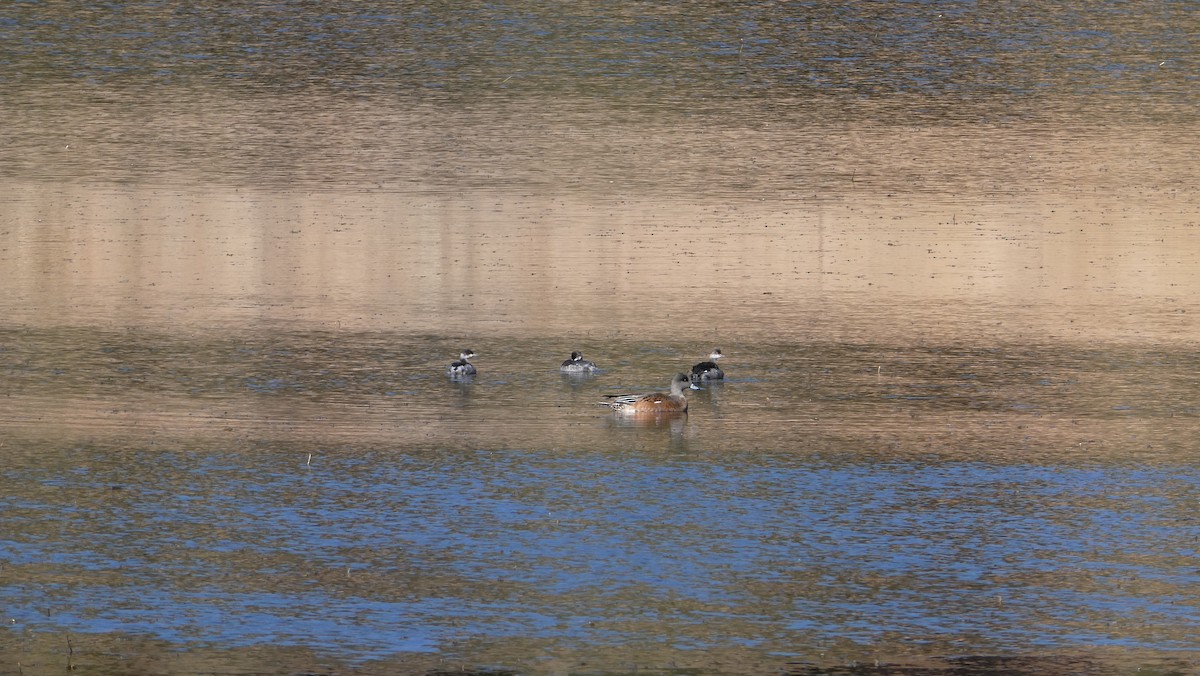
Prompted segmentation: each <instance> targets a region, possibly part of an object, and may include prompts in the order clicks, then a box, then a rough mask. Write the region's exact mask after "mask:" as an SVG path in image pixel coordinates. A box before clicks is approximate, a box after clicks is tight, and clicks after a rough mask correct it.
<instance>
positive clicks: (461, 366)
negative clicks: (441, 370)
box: [446, 350, 475, 376]
mask: <svg viewBox="0 0 1200 676" xmlns="http://www.w3.org/2000/svg"><path fill="white" fill-rule="evenodd" d="M474 357H475V350H463V351H462V352H460V353H459V355H458V360H457V361H452V362H450V368H449V369H446V373H448V374H450V375H452V376H473V375H475V365H474V364H472V363H471V362H470V361H468V360H470V359H472V358H474Z"/></svg>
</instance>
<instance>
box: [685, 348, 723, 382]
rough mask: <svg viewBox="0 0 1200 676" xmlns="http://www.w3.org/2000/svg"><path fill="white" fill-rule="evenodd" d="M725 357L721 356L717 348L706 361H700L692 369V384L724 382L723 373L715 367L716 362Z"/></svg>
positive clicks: (719, 368)
mask: <svg viewBox="0 0 1200 676" xmlns="http://www.w3.org/2000/svg"><path fill="white" fill-rule="evenodd" d="M724 356H725V355H723V354H721V349H720V348H717V349H715V350H713V351H712V354H709V355H708V361H702V362H700V363H699V364H696V365H695V366H693V367H692V382H693V383H698V382H702V381H708V380H724V379H725V372H724V371H722V370H721V367H720V366H717V360H718V359H720V358H721V357H724Z"/></svg>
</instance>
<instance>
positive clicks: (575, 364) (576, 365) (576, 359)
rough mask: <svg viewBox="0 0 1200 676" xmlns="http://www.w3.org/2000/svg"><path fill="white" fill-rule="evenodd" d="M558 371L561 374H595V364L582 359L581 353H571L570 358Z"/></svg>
mask: <svg viewBox="0 0 1200 676" xmlns="http://www.w3.org/2000/svg"><path fill="white" fill-rule="evenodd" d="M558 370H559V371H562V372H563V373H595V372H596V362H594V361H588V360H586V359H584V358H583V353H582V352H572V353H571V358H570V359H568V360H566V361H564V362H563V363H562V366H560V367H558Z"/></svg>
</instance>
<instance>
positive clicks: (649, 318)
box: [0, 127, 1200, 342]
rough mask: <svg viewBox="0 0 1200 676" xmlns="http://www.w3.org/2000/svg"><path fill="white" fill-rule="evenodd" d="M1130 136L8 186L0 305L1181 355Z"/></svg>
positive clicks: (14, 316) (1181, 272) (1036, 135)
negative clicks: (571, 173)
mask: <svg viewBox="0 0 1200 676" xmlns="http://www.w3.org/2000/svg"><path fill="white" fill-rule="evenodd" d="M1140 131H1141V133H1142V134H1143V135H1141V136H1138V135H1137V134H1138V133H1139V130H1137V129H1132V130H1122V131H1121V132H1120V133H1109V134H1101V135H1098V136H1094V137H1089V138H1088V142H1089V146H1088V149H1087V150H1088V152H1087V153H1086V154H1084V153H1081V152H1080V148H1079V147H1078V143H1079V142H1080V137H1079V135H1078V134H1075V133H1071V134H1068V133H1061V134H1059V136H1056V135H1055V132H1054V130H1052V129H1051V130H1035V132H1032V133H1031V132H1030V131H1029V130H1020V131H1018V130H1013V129H1004V128H992V129H988V128H978V129H970V130H967V131H964V130H962V129H954V128H947V129H946V130H943V133H931V132H928V131H927V132H922V133H916V132H914V131H913V130H911V129H906V128H902V127H901V128H893V129H872V130H866V131H864V132H863V133H862V134H853V133H852V134H843V140H847V141H850V140H853V139H855V138H859V139H861V137H862V136H865V135H869V136H870V137H872V138H874V139H875V140H874V141H872V142H870V143H865V144H864V143H861V142H860V143H857V144H856V143H849V145H848V146H846V147H845V148H838V149H836V150H835V149H834V148H833V147H831V146H829V145H826V143H827V142H826V141H824V140H822V137H821V135H820V134H812V135H804V136H800V137H799V138H798V139H797V146H796V147H794V148H788V149H784V150H780V151H778V152H776V153H775V154H773V155H763V156H762V157H761V159H756V161H757V162H760V163H761V164H762V165H764V166H763V167H762V169H761V171H762V172H763V173H764V174H765V175H769V176H776V177H777V176H779V175H780V172H781V170H782V169H783V167H784V165H786V164H787V163H788V162H792V161H794V162H802V163H805V164H820V163H821V162H823V161H825V162H827V161H838V162H840V163H842V164H843V165H844V166H843V167H842V169H843V171H844V173H845V174H846V175H847V180H846V181H845V185H844V190H840V191H827V190H813V191H809V190H806V189H805V188H804V187H803V185H802V184H799V185H796V186H795V189H793V190H786V191H785V190H774V189H772V190H770V191H769V192H766V193H764V192H762V189H763V187H764V186H763V185H762V184H755V188H754V190H751V191H750V192H748V193H747V194H746V195H745V196H742V197H735V196H730V195H715V196H703V195H684V194H678V193H673V192H671V191H670V189H669V186H668V185H667V183H668V182H669V177H666V178H664V179H663V180H664V185H663V188H664V189H663V190H662V191H661V194H660V195H657V196H656V195H649V194H646V193H644V192H634V191H622V190H620V189H619V188H618V189H617V190H616V191H615V192H611V193H605V192H603V191H602V190H597V191H595V192H590V193H581V192H578V191H574V190H567V191H563V192H556V191H553V190H549V191H546V190H541V189H539V190H535V191H524V190H520V189H519V188H520V186H519V185H518V186H514V189H513V190H508V191H493V190H489V191H467V192H442V191H438V192H425V193H422V192H418V193H412V192H396V191H392V190H387V189H378V188H363V189H348V188H335V189H328V190H319V191H314V190H284V189H266V188H261V187H260V188H252V187H247V188H239V189H229V190H223V189H219V188H215V187H213V186H211V185H207V186H203V185H202V186H195V187H137V186H111V185H96V184H94V183H84V184H80V183H74V182H71V183H51V184H44V183H9V184H7V185H6V186H5V191H4V193H5V195H6V197H5V199H4V201H3V204H0V265H3V268H4V270H5V271H6V284H7V285H8V288H9V294H8V296H7V298H6V300H4V301H2V302H3V304H4V310H5V312H6V316H7V317H8V319H9V321H12V322H16V323H21V324H28V325H33V326H44V325H58V324H63V323H66V324H75V325H102V326H155V327H163V326H170V327H173V328H176V329H180V328H188V327H192V328H195V329H198V330H205V329H206V328H209V327H212V326H214V325H218V324H220V325H224V324H225V323H227V322H233V323H234V324H236V325H240V326H252V325H255V324H257V323H259V322H262V321H269V322H273V321H282V322H287V323H292V322H297V321H298V322H301V323H303V324H305V325H310V326H317V327H320V326H326V327H339V328H342V329H347V328H350V329H388V330H400V331H414V330H419V331H434V332H445V333H450V334H454V333H460V334H466V335H471V334H475V335H480V336H487V335H495V334H503V335H530V334H546V333H549V334H554V333H595V332H609V333H617V334H631V333H640V332H644V331H647V330H649V331H656V332H657V331H664V332H665V333H669V331H666V330H665V327H666V326H667V325H668V324H669V322H670V320H671V319H674V318H677V317H680V316H683V317H687V318H689V319H690V320H691V321H693V322H694V324H693V330H695V331H699V332H701V333H702V334H708V335H712V336H713V337H714V339H725V340H728V339H731V338H737V339H754V338H758V337H762V336H772V337H784V336H791V337H793V338H794V339H796V340H812V339H834V340H838V339H851V338H852V339H853V340H867V341H883V342H892V341H897V340H898V341H900V342H909V341H915V342H945V341H953V340H957V339H958V338H959V337H965V338H968V339H969V340H970V341H980V340H985V341H995V340H1013V339H1015V340H1045V339H1051V340H1080V339H1082V340H1102V341H1114V340H1116V341H1124V340H1134V341H1151V342H1163V341H1166V342H1177V341H1180V340H1184V341H1187V340H1191V337H1192V336H1194V335H1195V329H1196V328H1197V327H1196V320H1195V317H1196V305H1195V303H1196V301H1195V298H1196V297H1197V293H1196V292H1197V290H1198V289H1197V286H1198V285H1200V281H1198V280H1200V278H1198V277H1197V276H1196V275H1195V274H1194V270H1196V269H1197V263H1200V226H1198V220H1200V216H1198V213H1200V206H1198V202H1197V197H1196V194H1195V193H1194V191H1191V190H1189V189H1188V185H1189V183H1188V182H1189V181H1193V180H1194V178H1195V176H1194V174H1195V171H1194V169H1189V168H1188V167H1190V165H1188V164H1181V163H1178V162H1172V161H1171V157H1172V156H1174V157H1176V158H1178V156H1179V154H1180V152H1181V151H1180V150H1179V149H1178V147H1175V145H1173V144H1175V143H1176V141H1177V139H1178V137H1171V138H1165V137H1163V136H1162V135H1161V134H1159V133H1157V132H1154V131H1152V130H1140ZM1179 133H1180V134H1181V135H1184V134H1183V132H1182V131H1180V132H1179ZM1185 136H1186V135H1185ZM884 137H894V138H895V139H896V140H897V142H895V143H890V144H888V145H886V146H885V145H883V143H884V141H883V138H884ZM688 138H689V139H690V140H692V141H695V138H692V137H690V136H689V137H688ZM747 140H748V142H749V143H751V144H753V143H754V136H753V135H751V136H749V137H748V139H747ZM806 147H807V148H808V150H809V151H812V152H824V153H826V155H824V156H821V155H817V156H815V157H812V156H809V155H808V154H807V153H806V151H805V148H806ZM996 147H1001V148H1006V149H1009V150H1006V151H1005V152H1003V153H995V152H992V153H991V154H990V155H989V154H987V152H986V151H987V149H988V148H996ZM718 150H720V148H718ZM689 152H690V154H691V155H690V156H689V158H688V161H689V162H691V163H698V164H701V165H705V164H707V165H711V166H714V167H719V165H721V163H722V162H724V157H723V156H720V155H717V156H705V155H703V154H699V155H697V154H696V153H698V152H699V151H697V150H696V149H695V148H692V149H691V150H690V151H689ZM1028 153H1035V154H1028ZM880 154H882V155H884V157H880ZM977 157H979V158H982V159H981V162H982V163H983V164H984V165H990V166H985V167H982V168H981V167H972V166H971V162H972V159H973V158H977ZM1147 158H1165V159H1163V160H1161V162H1156V161H1154V160H1152V159H1147ZM527 159H528V158H527ZM1010 160H1011V162H1010ZM443 161H451V158H449V157H448V158H445V159H444V160H443ZM600 161H601V162H603V161H604V160H603V158H601V160H600ZM641 161H642V162H643V163H644V166H641V167H639V168H638V169H636V171H637V172H638V173H641V174H648V173H649V172H651V171H652V166H651V165H652V164H653V163H655V162H656V157H655V156H652V155H648V156H645V157H643V158H641ZM857 166H862V167H863V168H864V174H859V175H856V174H855V167H857ZM714 171H718V172H719V171H720V169H719V168H715V169H714ZM885 171H888V172H891V173H893V174H894V175H895V178H894V179H893V178H891V177H887V176H884V175H883V173H884V172H885ZM939 172H940V173H941V174H944V176H943V177H942V178H937V179H936V180H933V179H930V178H929V176H934V175H938V174H939ZM1017 178H1020V179H1021V180H1020V181H1019V182H1018V181H1017V180H1016V179H1017ZM885 179H886V180H885ZM752 180H756V179H753V177H752ZM893 185H907V186H909V188H908V189H907V190H903V191H900V190H894V189H893V188H892V186H893ZM768 187H770V186H768ZM897 329H900V332H899V333H898V331H897Z"/></svg>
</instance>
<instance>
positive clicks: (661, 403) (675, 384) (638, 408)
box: [600, 373, 700, 413]
mask: <svg viewBox="0 0 1200 676" xmlns="http://www.w3.org/2000/svg"><path fill="white" fill-rule="evenodd" d="M685 389H693V390H698V389H700V388H698V387H696V386H695V385H693V384H691V382H689V381H688V374H686V373H676V374H675V377H674V378H672V379H671V392H670V393H669V394H667V393H663V392H651V393H650V394H606V395H604V396H605V397H608V401H602V402H600V403H601V404H603V405H604V406H607V407H609V408H611V409H613V410H614V411H617V412H619V413H687V409H688V400H687V397H685V396H683V391H684V390H685Z"/></svg>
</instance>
